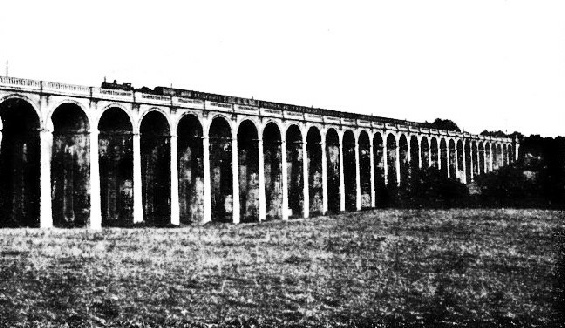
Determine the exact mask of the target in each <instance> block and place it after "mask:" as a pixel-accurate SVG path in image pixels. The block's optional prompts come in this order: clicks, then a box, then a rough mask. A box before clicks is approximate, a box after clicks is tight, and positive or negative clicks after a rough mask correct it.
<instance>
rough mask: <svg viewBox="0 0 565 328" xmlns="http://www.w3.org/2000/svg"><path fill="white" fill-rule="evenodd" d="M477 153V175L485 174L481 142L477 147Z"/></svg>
mask: <svg viewBox="0 0 565 328" xmlns="http://www.w3.org/2000/svg"><path fill="white" fill-rule="evenodd" d="M478 152H479V174H483V173H485V147H484V145H483V143H482V142H479V145H478Z"/></svg>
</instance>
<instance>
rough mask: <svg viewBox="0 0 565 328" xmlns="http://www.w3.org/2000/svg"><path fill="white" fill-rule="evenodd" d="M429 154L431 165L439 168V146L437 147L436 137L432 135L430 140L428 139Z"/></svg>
mask: <svg viewBox="0 0 565 328" xmlns="http://www.w3.org/2000/svg"><path fill="white" fill-rule="evenodd" d="M430 156H431V162H432V164H431V166H432V167H435V168H436V169H439V164H440V163H439V157H438V156H439V148H438V143H437V139H436V138H435V137H432V139H431V141H430Z"/></svg>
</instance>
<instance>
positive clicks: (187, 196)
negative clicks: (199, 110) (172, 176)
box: [177, 112, 204, 225]
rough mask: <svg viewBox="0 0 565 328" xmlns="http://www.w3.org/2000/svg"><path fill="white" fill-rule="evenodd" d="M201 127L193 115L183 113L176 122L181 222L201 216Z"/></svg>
mask: <svg viewBox="0 0 565 328" xmlns="http://www.w3.org/2000/svg"><path fill="white" fill-rule="evenodd" d="M203 138H204V128H203V126H202V123H201V122H200V120H199V118H198V116H197V115H195V114H192V113H189V112H187V113H183V114H182V115H181V116H180V119H179V121H178V122H177V165H178V188H179V189H178V192H179V216H180V223H181V224H185V225H186V224H191V223H196V222H201V221H202V220H203V218H204V142H203Z"/></svg>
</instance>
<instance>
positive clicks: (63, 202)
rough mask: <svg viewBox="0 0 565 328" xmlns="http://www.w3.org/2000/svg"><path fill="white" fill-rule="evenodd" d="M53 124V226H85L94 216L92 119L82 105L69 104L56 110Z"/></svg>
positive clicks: (51, 116)
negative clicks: (92, 193)
mask: <svg viewBox="0 0 565 328" xmlns="http://www.w3.org/2000/svg"><path fill="white" fill-rule="evenodd" d="M50 121H51V122H52V124H53V148H52V157H51V187H52V191H51V194H52V195H53V199H52V208H53V224H54V225H55V226H57V227H82V226H85V225H86V223H87V222H88V219H89V217H90V198H91V196H90V138H89V137H90V136H89V132H90V129H91V126H90V123H89V118H88V115H87V114H86V112H85V111H84V110H83V108H82V107H81V106H80V105H79V104H76V103H74V102H67V101H65V102H62V103H61V104H60V105H59V106H57V107H56V108H55V109H54V110H53V112H52V113H51V115H50ZM95 128H96V127H95Z"/></svg>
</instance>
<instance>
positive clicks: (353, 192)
mask: <svg viewBox="0 0 565 328" xmlns="http://www.w3.org/2000/svg"><path fill="white" fill-rule="evenodd" d="M356 166H357V163H356V161H355V135H354V133H353V131H351V130H347V131H345V132H344V134H343V178H344V184H345V210H346V211H348V212H354V211H356V210H357V203H356V202H357V189H356V188H357V186H356V178H357V172H356Z"/></svg>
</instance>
